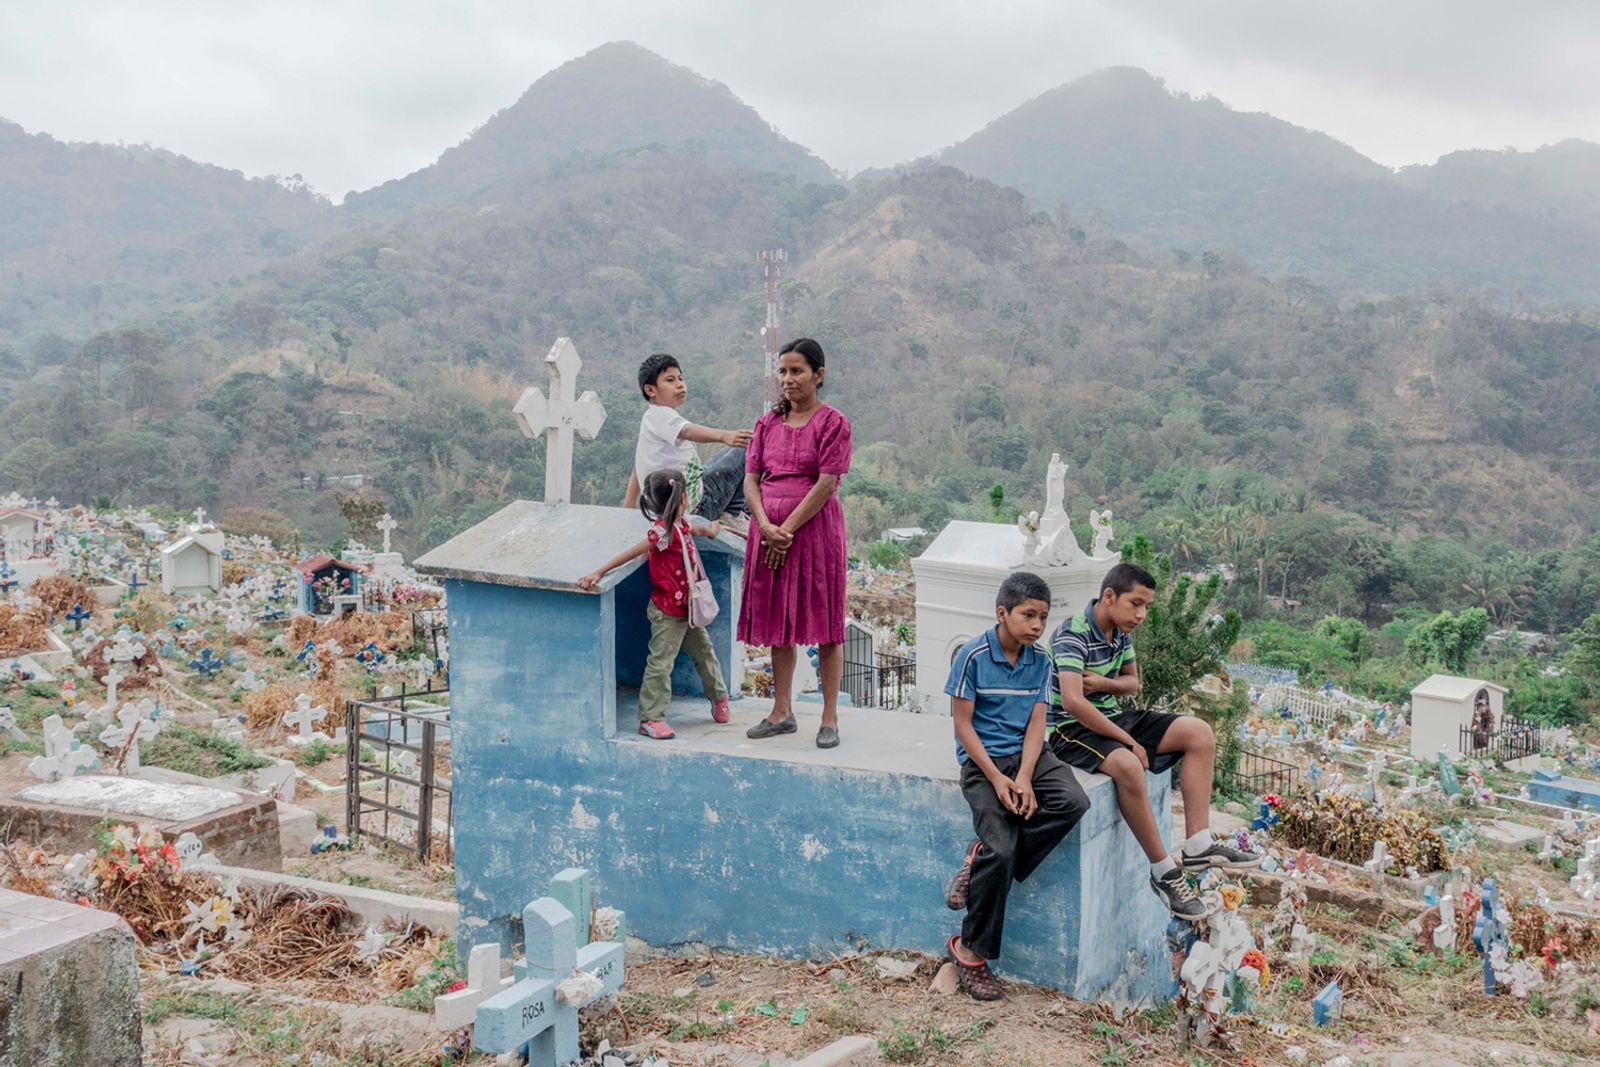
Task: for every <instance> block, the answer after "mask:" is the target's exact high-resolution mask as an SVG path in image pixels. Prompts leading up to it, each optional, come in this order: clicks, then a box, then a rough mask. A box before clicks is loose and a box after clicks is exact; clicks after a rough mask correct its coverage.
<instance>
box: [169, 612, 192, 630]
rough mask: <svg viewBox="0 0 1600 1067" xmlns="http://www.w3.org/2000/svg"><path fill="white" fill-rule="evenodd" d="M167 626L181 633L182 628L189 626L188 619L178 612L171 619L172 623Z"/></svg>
mask: <svg viewBox="0 0 1600 1067" xmlns="http://www.w3.org/2000/svg"><path fill="white" fill-rule="evenodd" d="M167 625H168V626H171V627H172V628H173V629H174V630H178V631H180V632H181V631H182V630H183V628H184V627H186V626H188V625H189V617H188V616H187V615H185V614H184V613H183V612H181V611H180V612H178V613H177V614H176V615H174V616H173V617H172V621H171V622H169V623H168V624H167Z"/></svg>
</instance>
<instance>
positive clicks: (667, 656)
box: [639, 601, 728, 722]
mask: <svg viewBox="0 0 1600 1067" xmlns="http://www.w3.org/2000/svg"><path fill="white" fill-rule="evenodd" d="M645 616H646V617H647V618H648V619H649V620H650V655H649V656H648V657H646V659H645V661H644V677H643V678H641V679H640V680H639V721H640V722H646V721H648V720H650V719H665V718H666V717H667V705H668V704H670V703H672V665H673V663H675V662H677V659H678V650H679V649H680V648H681V649H682V650H683V651H684V653H686V654H687V655H688V657H689V659H690V661H691V662H693V663H694V667H695V670H697V671H699V672H700V685H701V687H702V688H704V689H705V691H706V697H707V698H708V699H710V700H721V699H723V698H724V697H726V696H727V695H728V686H727V684H726V683H724V682H723V680H722V665H721V664H719V663H718V662H717V652H716V649H714V648H712V647H711V635H710V634H708V633H706V632H705V630H704V629H699V628H696V627H693V626H690V625H689V620H688V618H687V617H684V616H679V615H668V614H667V613H666V612H664V611H662V610H661V609H660V608H658V607H656V605H655V601H651V602H650V605H649V606H648V607H647V608H645Z"/></svg>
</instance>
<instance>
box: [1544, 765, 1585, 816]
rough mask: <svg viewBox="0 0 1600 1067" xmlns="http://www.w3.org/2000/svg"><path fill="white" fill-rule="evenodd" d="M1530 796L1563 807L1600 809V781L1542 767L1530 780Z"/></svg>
mask: <svg viewBox="0 0 1600 1067" xmlns="http://www.w3.org/2000/svg"><path fill="white" fill-rule="evenodd" d="M1527 789H1528V798H1529V799H1530V800H1537V801H1539V802H1540V803H1541V804H1555V805H1556V806H1558V807H1563V808H1587V809H1589V810H1590V811H1600V782H1597V781H1595V780H1594V779H1592V778H1574V777H1573V776H1572V775H1570V774H1562V773H1561V772H1560V771H1551V770H1545V769H1542V768H1541V769H1540V770H1537V771H1535V772H1534V775H1533V777H1532V778H1530V779H1529V780H1528V786H1527Z"/></svg>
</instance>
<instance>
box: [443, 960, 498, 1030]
mask: <svg viewBox="0 0 1600 1067" xmlns="http://www.w3.org/2000/svg"><path fill="white" fill-rule="evenodd" d="M515 981H516V979H514V978H512V977H511V976H509V975H507V976H506V977H504V978H501V977H500V943H499V942H498V941H490V942H488V943H486V944H482V945H473V946H472V952H471V953H470V954H469V955H468V956H467V988H465V989H459V990H457V991H456V992H454V993H445V994H443V995H441V996H437V997H434V998H433V1025H434V1028H435V1029H438V1030H444V1031H446V1032H451V1033H453V1032H454V1031H456V1030H459V1029H461V1028H462V1027H464V1026H470V1025H472V1019H473V1016H474V1015H476V1014H477V1012H478V1005H479V1004H482V1003H483V1002H484V1001H486V1000H488V999H489V998H490V997H492V996H494V995H495V994H496V993H498V992H500V991H501V990H502V989H506V988H508V987H509V986H510V985H511V984H512V983H513V982H515Z"/></svg>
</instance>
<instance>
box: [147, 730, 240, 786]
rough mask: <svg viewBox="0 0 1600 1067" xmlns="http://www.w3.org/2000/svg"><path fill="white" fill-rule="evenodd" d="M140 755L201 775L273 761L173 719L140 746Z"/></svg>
mask: <svg viewBox="0 0 1600 1067" xmlns="http://www.w3.org/2000/svg"><path fill="white" fill-rule="evenodd" d="M139 759H140V761H141V762H142V763H145V764H147V765H149V766H152V767H166V768H167V769H168V770H173V771H182V772H183V773H185V774H194V775H198V776H200V777H201V778H218V777H221V776H222V775H226V774H239V773H242V772H244V771H254V770H259V769H260V768H262V767H270V766H271V765H272V761H271V760H270V759H267V758H266V757H265V756H258V755H256V754H255V753H254V752H251V751H250V750H249V749H248V748H245V747H244V746H243V745H241V744H240V743H239V742H237V741H232V740H229V739H227V738H222V737H214V736H212V735H211V734H207V733H201V732H200V731H199V730H196V729H194V728H192V727H189V726H180V725H177V724H176V723H175V724H173V725H171V726H168V727H167V728H166V729H165V730H162V731H161V732H160V733H159V734H157V735H156V738H155V740H154V741H152V742H150V744H149V745H147V746H145V747H144V748H142V749H140V751H139Z"/></svg>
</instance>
